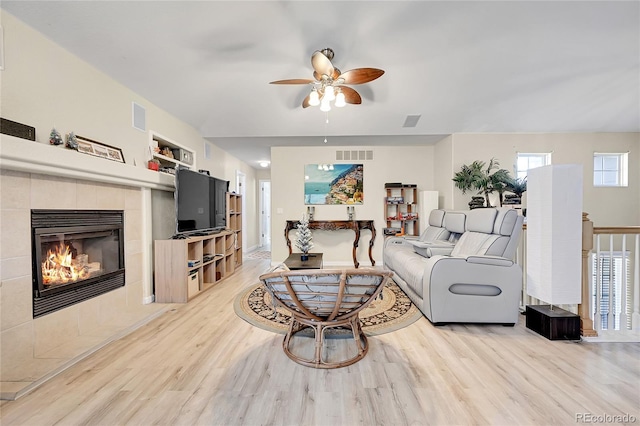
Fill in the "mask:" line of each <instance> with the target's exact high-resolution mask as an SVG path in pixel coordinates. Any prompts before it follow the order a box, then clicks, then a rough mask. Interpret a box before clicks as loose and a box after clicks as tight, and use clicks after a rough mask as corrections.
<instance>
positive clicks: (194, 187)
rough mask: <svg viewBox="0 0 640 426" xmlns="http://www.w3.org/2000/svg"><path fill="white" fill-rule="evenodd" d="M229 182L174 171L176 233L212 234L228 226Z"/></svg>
mask: <svg viewBox="0 0 640 426" xmlns="http://www.w3.org/2000/svg"><path fill="white" fill-rule="evenodd" d="M228 190H229V181H226V180H222V179H218V178H215V177H213V176H209V175H208V174H205V173H199V172H195V171H193V170H189V169H185V168H181V169H178V170H177V171H176V192H175V201H176V231H177V233H178V234H194V233H211V232H216V231H221V230H223V229H225V228H226V226H227V216H226V211H227V195H226V193H227V191H228Z"/></svg>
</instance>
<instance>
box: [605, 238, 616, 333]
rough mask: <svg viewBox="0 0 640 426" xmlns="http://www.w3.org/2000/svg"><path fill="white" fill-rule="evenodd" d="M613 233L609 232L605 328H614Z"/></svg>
mask: <svg viewBox="0 0 640 426" xmlns="http://www.w3.org/2000/svg"><path fill="white" fill-rule="evenodd" d="M613 268H614V265H613V234H609V307H608V308H607V330H613V329H614V328H615V306H614V304H613V298H614V295H615V288H616V286H615V283H614V282H613Z"/></svg>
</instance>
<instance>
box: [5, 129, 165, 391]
mask: <svg viewBox="0 0 640 426" xmlns="http://www.w3.org/2000/svg"><path fill="white" fill-rule="evenodd" d="M1 142H2V148H1V151H0V160H2V162H1V163H0V165H1V169H0V200H1V203H0V232H1V234H2V238H1V243H0V278H1V284H0V379H1V388H0V390H1V396H0V398H1V399H15V398H17V397H19V396H21V395H23V394H24V393H26V392H28V391H30V390H31V389H34V388H35V387H37V386H38V385H39V384H41V383H42V382H44V381H45V380H47V379H48V378H50V377H53V376H54V375H55V374H57V373H59V372H60V371H62V370H64V368H66V367H68V366H70V365H73V364H74V363H75V362H77V361H78V360H80V359H82V358H83V357H85V356H87V355H89V354H90V353H92V352H94V351H96V350H97V349H99V348H101V347H102V346H104V345H106V344H107V343H109V342H111V341H113V340H115V339H117V338H119V337H121V336H123V335H125V334H127V333H129V332H131V331H133V330H134V329H135V328H137V327H140V326H142V325H143V324H145V323H146V322H148V321H150V320H151V319H153V318H155V317H157V316H158V315H161V314H162V313H163V312H165V311H166V310H167V309H168V308H169V307H170V305H163V304H156V303H150V302H151V301H152V297H151V291H152V290H151V288H152V285H151V272H150V270H151V266H150V259H151V252H150V250H151V246H152V245H151V237H150V231H148V232H147V231H146V230H148V229H150V228H149V223H150V221H151V215H150V202H149V199H150V188H158V189H170V187H171V185H172V184H170V182H171V179H170V177H168V178H169V180H167V177H160V176H157V175H158V173H156V172H151V171H147V170H144V169H141V168H137V167H134V166H130V165H126V164H120V163H115V162H110V161H108V160H103V159H99V158H85V157H88V156H82V154H79V153H77V152H73V151H67V150H61V149H58V148H57V147H51V146H48V145H44V144H40V143H35V142H29V141H23V140H19V139H16V138H11V137H5V135H2V139H1ZM25 151H27V152H25ZM78 156H81V157H78ZM57 157H60V158H61V159H62V162H58V164H73V162H74V161H75V162H76V163H77V162H78V161H79V162H80V163H81V164H80V165H78V164H76V165H75V166H73V167H57V166H56V167H52V166H51V164H55V162H54V161H52V158H53V160H56V159H58V160H60V158H57ZM24 158H28V159H29V160H26V161H25V160H24ZM95 160H98V161H97V162H96V161H95ZM109 163H113V164H109ZM96 170H100V172H98V174H96V172H95V171H96ZM127 173H130V174H131V179H127ZM109 174H113V176H110V175H109ZM111 181H114V182H111ZM125 182H126V183H125ZM31 209H78V210H85V209H96V210H124V219H125V221H124V235H125V243H124V252H125V267H126V282H125V286H124V287H121V288H118V289H116V290H113V291H110V292H108V293H105V294H103V295H100V296H98V297H95V298H92V299H89V300H86V301H84V302H81V303H78V304H75V305H73V306H69V307H67V308H64V309H61V310H59V311H56V312H53V313H50V314H48V315H44V316H42V317H39V318H36V319H33V309H32V282H31V275H32V271H31V236H30V232H31V228H30V212H31ZM145 303H146V304H145Z"/></svg>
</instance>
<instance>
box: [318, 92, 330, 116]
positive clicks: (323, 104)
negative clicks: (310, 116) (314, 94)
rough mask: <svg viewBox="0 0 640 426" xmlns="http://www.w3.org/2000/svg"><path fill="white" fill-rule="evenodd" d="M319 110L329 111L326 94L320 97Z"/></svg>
mask: <svg viewBox="0 0 640 426" xmlns="http://www.w3.org/2000/svg"><path fill="white" fill-rule="evenodd" d="M320 111H322V112H329V111H331V104H330V103H329V99H327V96H326V95H325V96H323V97H322V102H320Z"/></svg>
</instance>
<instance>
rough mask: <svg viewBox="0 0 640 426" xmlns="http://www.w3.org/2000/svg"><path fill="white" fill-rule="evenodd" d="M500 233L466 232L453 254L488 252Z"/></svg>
mask: <svg viewBox="0 0 640 426" xmlns="http://www.w3.org/2000/svg"><path fill="white" fill-rule="evenodd" d="M497 238H498V235H493V234H485V233H482V232H472V231H469V232H465V233H464V234H462V237H460V240H458V243H457V244H456V246H455V247H454V248H453V251H452V252H451V256H470V255H473V254H478V255H482V254H486V253H487V250H489V247H491V245H492V244H493V243H494V242H495V241H496V239H497Z"/></svg>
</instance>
